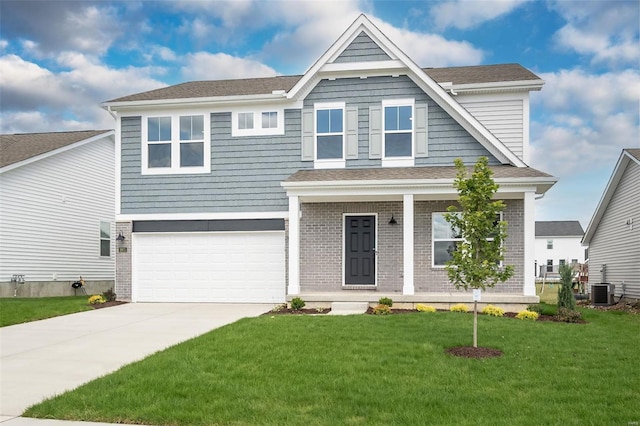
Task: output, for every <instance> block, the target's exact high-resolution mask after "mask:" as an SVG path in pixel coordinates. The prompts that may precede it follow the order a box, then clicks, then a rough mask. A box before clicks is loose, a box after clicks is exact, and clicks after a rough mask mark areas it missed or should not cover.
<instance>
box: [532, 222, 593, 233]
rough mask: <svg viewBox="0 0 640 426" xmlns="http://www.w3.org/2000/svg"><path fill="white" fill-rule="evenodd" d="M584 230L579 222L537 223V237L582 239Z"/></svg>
mask: <svg viewBox="0 0 640 426" xmlns="http://www.w3.org/2000/svg"><path fill="white" fill-rule="evenodd" d="M582 235H584V230H583V229H582V225H580V222H578V221H577V220H553V221H538V222H536V237H582Z"/></svg>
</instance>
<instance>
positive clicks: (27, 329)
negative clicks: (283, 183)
mask: <svg viewBox="0 0 640 426" xmlns="http://www.w3.org/2000/svg"><path fill="white" fill-rule="evenodd" d="M272 307H273V305H266V304H212V303H201V304H193V303H153V304H152V303H129V304H125V305H120V306H114V307H111V308H105V309H97V310H94V311H88V312H82V313H78V314H72V315H65V316H61V317H56V318H51V319H47V320H42V321H35V322H30V323H26V324H19V325H14V326H10V327H3V328H0V364H1V365H0V422H1V423H2V425H3V426H5V425H6V426H24V425H29V424H34V425H41V426H47V425H59V426H61V425H63V424H65V425H66V424H68V425H71V424H84V425H86V424H87V423H77V422H60V421H51V420H38V421H36V420H34V419H27V418H19V416H20V415H21V414H22V413H23V412H24V410H26V409H27V408H28V407H30V406H31V405H34V404H37V403H38V402H41V401H42V400H43V399H46V398H48V397H51V396H54V395H57V394H60V393H63V392H65V391H67V390H70V389H74V388H76V387H78V386H80V385H81V384H83V383H86V382H88V381H90V380H92V379H95V378H97V377H100V376H103V375H105V374H107V373H111V372H113V371H115V370H117V369H118V368H120V367H122V366H123V365H125V364H129V363H131V362H133V361H137V360H140V359H142V358H144V357H146V356H148V355H151V354H153V353H154V352H157V351H160V350H163V349H165V348H167V347H169V346H173V345H175V344H177V343H180V342H183V341H185V340H188V339H190V338H193V337H196V336H199V335H201V334H204V333H206V332H208V331H211V330H213V329H215V328H218V327H221V326H223V325H226V324H230V323H232V322H235V321H237V320H239V319H241V318H244V317H252V316H258V315H260V314H262V313H264V312H267V311H268V310H269V309H271V308H272Z"/></svg>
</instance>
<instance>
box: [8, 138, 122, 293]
mask: <svg viewBox="0 0 640 426" xmlns="http://www.w3.org/2000/svg"><path fill="white" fill-rule="evenodd" d="M114 152H115V146H114V132H113V131H104V130H103V131H80V132H61V133H32V134H19V135H2V136H1V137H0V154H1V155H0V157H1V160H0V200H1V203H0V295H2V296H14V294H15V295H17V296H40V295H43V296H45V295H66V294H73V293H74V291H73V290H72V289H71V286H70V283H71V282H73V281H76V280H78V279H79V278H80V276H82V278H83V279H84V280H85V281H86V289H87V291H95V292H98V291H104V290H106V289H108V288H111V287H112V286H113V281H114V274H115V251H114V250H115V236H114V235H113V230H114V218H115V159H114V158H115V157H114ZM15 276H21V278H23V279H24V282H25V284H20V285H16V284H15V283H14V282H12V279H13V280H14V281H15V280H16V278H18V277H15ZM105 287H106V288H105Z"/></svg>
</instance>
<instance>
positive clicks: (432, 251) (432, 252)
mask: <svg viewBox="0 0 640 426" xmlns="http://www.w3.org/2000/svg"><path fill="white" fill-rule="evenodd" d="M446 213H447V212H431V267H432V268H434V269H444V268H446V267H447V265H436V264H435V260H436V256H435V249H436V247H435V246H436V245H435V243H436V241H464V238H438V239H436V238H435V232H434V229H433V223H434V222H433V216H434V215H436V214H439V215H444V214H446ZM499 215H500V221H502V220H504V219H503V218H504V212H500V213H499ZM443 218H444V216H443ZM492 239H493V238H488V240H492ZM503 244H504V241H503ZM502 265H503V262H500V266H502Z"/></svg>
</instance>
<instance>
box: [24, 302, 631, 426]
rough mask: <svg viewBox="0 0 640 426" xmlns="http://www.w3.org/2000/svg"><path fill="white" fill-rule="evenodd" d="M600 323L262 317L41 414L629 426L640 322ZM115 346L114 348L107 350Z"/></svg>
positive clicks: (620, 317) (254, 421)
mask: <svg viewBox="0 0 640 426" xmlns="http://www.w3.org/2000/svg"><path fill="white" fill-rule="evenodd" d="M583 312H584V317H585V319H586V320H587V321H588V324H566V323H553V322H531V321H521V320H516V319H510V318H495V317H487V316H480V317H479V344H480V346H489V347H493V348H497V349H500V350H502V351H503V352H504V354H503V356H501V357H498V358H487V359H482V360H478V359H467V358H457V357H453V356H450V355H447V354H445V349H446V348H449V347H452V346H463V345H469V344H470V343H471V340H472V316H471V315H470V314H463V313H450V312H438V313H415V314H403V315H390V316H372V315H354V316H348V317H338V316H326V315H322V316H278V315H275V316H262V317H258V318H252V319H244V320H241V321H239V322H237V323H235V324H231V325H229V326H226V327H223V328H221V329H218V330H215V331H213V332H211V333H208V334H206V335H204V336H201V337H198V338H196V339H193V340H190V341H188V342H186V343H183V344H181V345H178V346H174V347H172V348H169V349H167V350H165V351H163V352H160V353H157V354H155V355H153V356H151V357H149V358H147V359H145V360H143V361H141V362H137V363H135V364H131V365H128V366H126V367H124V368H122V369H121V370H119V371H117V372H115V373H113V374H110V375H108V376H106V377H103V378H101V379H98V380H95V381H93V382H91V383H88V384H86V385H84V386H82V387H80V388H78V389H77V390H75V391H72V392H68V393H66V394H64V395H61V396H58V397H56V398H53V399H51V400H48V401H45V402H43V403H41V404H39V405H36V406H34V407H31V408H30V409H29V410H28V411H27V412H26V415H27V416H29V417H42V418H57V419H70V420H88V421H99V422H113V423H117V422H122V423H144V424H153V425H307V424H309V425H338V424H341V425H371V424H402V425H416V424H463V425H464V424H468V425H477V424H491V425H495V424H505V425H507V424H508V425H513V424H623V425H626V424H630V422H638V421H640V411H639V410H638V400H639V397H640V374H638V371H637V369H636V368H635V366H637V359H638V358H637V357H638V348H639V347H640V316H637V315H630V314H626V313H621V312H598V311H590V310H583ZM105 344H108V342H105Z"/></svg>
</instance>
